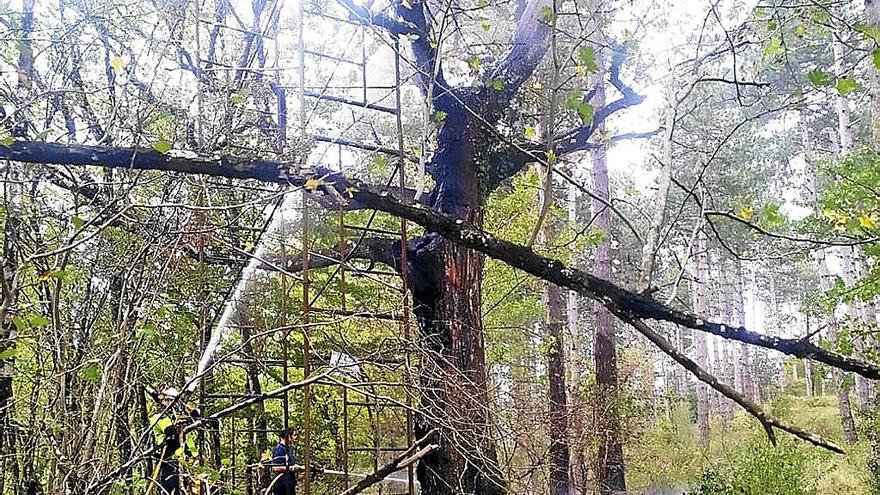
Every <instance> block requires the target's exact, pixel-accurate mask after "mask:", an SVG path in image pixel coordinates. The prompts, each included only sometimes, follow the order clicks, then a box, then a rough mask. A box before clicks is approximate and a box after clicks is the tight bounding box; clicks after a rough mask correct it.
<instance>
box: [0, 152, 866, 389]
mask: <svg viewBox="0 0 880 495" xmlns="http://www.w3.org/2000/svg"><path fill="white" fill-rule="evenodd" d="M2 159H7V160H14V161H19V162H24V163H36V164H50V163H64V164H67V165H80V166H86V165H91V166H104V167H117V168H129V169H137V170H158V171H174V172H185V173H190V174H203V175H212V176H219V177H228V178H239V179H258V180H262V181H266V182H275V183H281V184H290V185H293V186H297V187H304V186H306V184H307V182H308V183H309V184H310V185H311V184H313V183H314V182H311V181H318V183H319V184H320V186H319V187H317V188H316V189H315V191H314V194H315V195H316V196H318V197H319V199H320V198H329V199H332V200H333V201H350V202H351V203H356V204H358V205H361V206H362V207H365V208H370V209H375V210H379V211H383V212H386V213H390V214H392V215H395V216H398V217H401V218H406V219H407V220H410V221H412V222H415V223H417V224H419V225H421V226H422V227H424V228H425V229H426V230H428V231H429V232H432V233H431V234H428V236H427V237H430V236H442V237H444V238H446V239H448V240H450V241H452V242H455V243H457V244H460V245H462V246H466V247H468V248H471V249H474V250H476V251H479V252H481V253H483V254H485V255H487V256H489V257H491V258H494V259H497V260H500V261H502V262H504V263H506V264H508V265H510V266H512V267H514V268H518V269H520V270H523V271H525V272H527V273H530V274H532V275H534V276H536V277H538V278H541V279H543V280H546V281H548V282H552V283H554V284H556V285H558V286H560V287H565V288H567V289H570V290H573V291H575V292H577V293H579V294H581V295H583V296H586V297H590V298H592V299H594V300H596V301H598V302H600V303H601V304H602V305H603V306H605V307H606V308H608V309H609V310H610V311H611V312H613V313H615V314H618V316H620V315H627V316H628V317H630V318H633V319H653V320H661V321H668V322H670V323H675V324H676V325H682V326H684V327H687V328H692V329H694V330H699V331H701V332H706V333H711V334H713V335H718V336H719V337H722V338H726V339H730V340H736V341H739V342H743V343H746V344H750V345H755V346H758V347H764V348H766V349H773V350H776V351H779V352H782V353H784V354H789V355H792V356H796V357H799V358H806V359H812V360H815V361H819V362H821V363H825V364H827V365H829V366H832V367H834V368H838V369H841V370H844V371H849V372H853V373H857V374H859V375H862V376H864V377H866V378H870V379H872V380H878V379H880V367H878V366H876V365H874V364H871V363H868V362H865V361H861V360H858V359H854V358H851V357H849V356H844V355H842V354H838V353H836V352H833V351H830V350H827V349H823V348H821V347H819V346H817V345H814V344H813V343H811V342H809V341H804V340H802V339H784V338H779V337H773V336H769V335H763V334H760V333H757V332H753V331H750V330H749V329H748V328H746V327H732V326H729V325H725V324H722V323H715V322H711V321H707V320H705V319H703V318H702V317H700V316H698V315H694V314H691V313H687V312H684V311H679V310H677V309H674V308H671V307H669V306H667V305H665V304H663V303H661V302H660V301H657V300H656V299H654V298H653V297H651V296H650V295H645V294H637V293H635V292H632V291H629V290H626V289H624V288H622V287H619V286H617V285H615V284H614V283H612V282H610V281H607V280H603V279H601V278H598V277H595V276H593V275H591V274H589V273H586V272H584V271H581V270H576V269H573V268H570V267H567V266H566V265H564V264H563V263H561V262H559V261H557V260H554V259H551V258H547V257H545V256H541V255H539V254H537V253H535V252H534V251H532V250H531V249H530V248H527V247H524V246H521V245H518V244H514V243H512V242H510V241H506V240H503V239H498V238H497V237H495V236H493V235H492V234H489V233H487V232H485V231H483V230H481V229H479V228H476V227H473V226H471V225H468V224H466V223H464V222H463V221H462V220H461V219H458V218H455V217H453V216H450V215H447V214H445V213H442V212H439V211H437V210H434V209H432V208H428V207H426V206H424V205H421V204H416V203H413V202H412V201H411V200H403V199H399V198H397V197H395V196H393V195H391V194H390V193H389V192H388V191H386V190H383V189H379V188H377V187H375V186H371V185H369V184H365V183H363V182H361V181H358V180H354V179H348V178H346V177H345V176H344V175H342V174H340V173H337V172H332V171H327V170H317V171H316V172H315V173H309V174H301V173H297V171H296V170H295V169H294V168H293V167H291V166H289V165H288V164H286V163H281V162H273V161H268V160H257V159H254V160H242V159H236V158H232V157H213V158H182V157H176V156H169V155H167V154H162V153H158V152H155V151H149V150H140V149H134V148H101V147H97V146H76V145H63V144H56V143H42V142H33V141H16V142H14V143H12V145H11V146H8V147H7V146H0V160H2ZM344 198H350V199H344ZM341 206H343V205H341Z"/></svg>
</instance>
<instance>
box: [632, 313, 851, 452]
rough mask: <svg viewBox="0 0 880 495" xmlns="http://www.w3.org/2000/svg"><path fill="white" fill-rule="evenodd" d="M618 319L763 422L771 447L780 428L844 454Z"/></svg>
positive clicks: (635, 322) (639, 324)
mask: <svg viewBox="0 0 880 495" xmlns="http://www.w3.org/2000/svg"><path fill="white" fill-rule="evenodd" d="M615 315H617V317H618V318H620V319H621V320H623V321H624V322H626V323H629V324H630V325H632V326H633V328H635V329H636V330H638V331H639V333H641V334H642V335H644V336H645V337H647V338H648V340H650V341H651V342H653V343H654V345H656V346H657V347H659V348H660V350H661V351H663V352H664V353H666V354H667V355H668V356H669V357H671V358H672V359H674V360H675V362H677V363H678V364H680V365H682V366H683V367H684V368H685V369H686V370H688V371H690V372H691V374H693V375H694V376H695V377H697V379H698V380H700V381H701V382H703V383H705V384H707V385H709V386H710V387H712V388H714V389H715V390H717V391H718V392H720V393H721V394H722V395H724V396H725V397H727V398H729V399H730V400H732V401H734V402H736V403H737V404H739V405H740V406H742V408H743V409H745V410H746V412H748V413H749V414H751V415H752V416H754V417H755V419H757V420H758V421H760V422H761V426H763V427H764V431H766V432H767V437H768V438H769V439H770V443H772V444H773V445H776V435H775V434H774V432H773V428H779V429H780V430H783V431H787V432H789V433H791V434H792V435H794V436H796V437H798V438H800V439H801V440H805V441H807V442H810V443H812V444H813V445H816V446H818V447H822V448H824V449H828V450H830V451H832V452H836V453H838V454H845V453H846V452H844V450H843V449H842V448H840V447H839V446H837V445H836V444H835V443H834V442H831V441H828V440H825V439H824V438H822V437H821V436H820V435H817V434H814V433H810V432H808V431H805V430H802V429H800V428H798V427H796V426H793V425H789V424H786V423H783V422H781V421H779V420H778V419H776V418H774V417H773V416H770V415H768V414H767V413H766V412H764V411H763V410H762V409H761V406H759V405H758V404H755V403H754V402H752V400H751V399H749V398H748V397H746V396H745V395H743V394H741V393H739V391H737V390H736V389H734V388H733V387H731V386H730V385H727V384H726V383H722V382H720V381H718V379H717V378H715V376H714V375H712V374H711V373H709V372H708V371H706V370H704V369H703V368H701V367H700V365H698V364H697V363H696V362H694V361H693V360H691V359H690V358H688V357H687V356H686V355H684V354H683V353H682V352H680V351H679V350H678V349H676V348H675V346H674V345H672V343H671V342H669V341H668V340H666V339H664V338H663V337H662V336H661V335H660V334H658V333H657V332H655V331H654V330H653V329H651V328H650V327H649V326H648V325H646V324H645V322H643V321H642V320H639V319H636V318H632V317H631V316H629V315H627V314H626V313H615Z"/></svg>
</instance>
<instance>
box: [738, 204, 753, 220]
mask: <svg viewBox="0 0 880 495" xmlns="http://www.w3.org/2000/svg"><path fill="white" fill-rule="evenodd" d="M753 213H755V209H754V208H752V207H751V206H743V207H742V208H740V210H739V212H737V215H739V216H740V218H743V219H745V220H751V219H752V214H753Z"/></svg>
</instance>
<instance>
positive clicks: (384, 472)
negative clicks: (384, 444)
mask: <svg viewBox="0 0 880 495" xmlns="http://www.w3.org/2000/svg"><path fill="white" fill-rule="evenodd" d="M436 433H437V430H436V429H434V430H431V431H429V432H428V433H427V434H426V435H425V436H423V437H422V438H420V439H418V440H416V441H415V442H414V443H413V444H412V446H410V448H408V449H406V451H405V452H403V453H402V454H400V455H399V456H397V457H395V458H394V459H393V460H392V461H391V462H389V463H388V464H386V465H384V466H382V467H381V468H379V469H377V470H376V471H375V472H374V473H372V474H370V475H367V476H366V477H365V478H364V479H362V480H360V481H359V482H358V483H357V484H356V485H354V486H353V487H351V488H349V489H348V490H345V491H344V492H342V493H340V494H339V495H356V494H358V493H361V492H362V491H364V490H366V489H367V488H369V487H371V486H373V485H375V484H376V483H379V482H380V481H382V480H384V479H385V478H387V477H388V475H390V474H391V473H394V472H396V471H399V470H401V469H405V468H406V467H407V466H409V465H410V464H412V463H413V462H415V461H416V460H418V458H417V456H418V457H423V456H424V455H425V454H427V453H428V452H430V451H431V450H434V449H436V448H437V445H436V444H435V445H427V446H426V447H425V448H424V449H421V450H419V451H418V452H416V449H420V448H421V447H422V446H423V445H425V444H427V443H428V440H430V439H431V437H433V436H434V434H436ZM428 449H430V450H428Z"/></svg>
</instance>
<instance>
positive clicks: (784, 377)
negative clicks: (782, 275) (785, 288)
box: [765, 270, 788, 392]
mask: <svg viewBox="0 0 880 495" xmlns="http://www.w3.org/2000/svg"><path fill="white" fill-rule="evenodd" d="M767 273H768V274H769V278H770V309H771V310H772V314H771V315H768V316H765V318H767V319H768V320H769V323H770V328H774V329H775V332H778V333H779V334H780V337H783V336H784V335H782V333H781V330H782V318H780V313H779V312H780V308H779V297H778V295H777V294H776V276H775V275H774V274H773V271H772V270H767ZM776 379H777V383H778V385H779V390H780V391H781V392H785V388H786V387H787V386H788V374H786V372H785V359H784V358H780V360H779V371H778V373H777V375H776Z"/></svg>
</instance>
